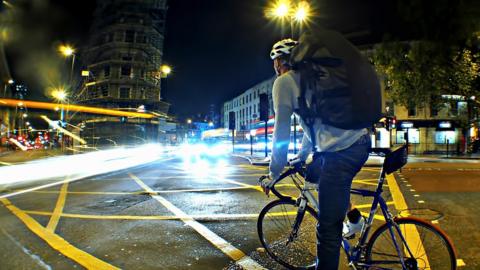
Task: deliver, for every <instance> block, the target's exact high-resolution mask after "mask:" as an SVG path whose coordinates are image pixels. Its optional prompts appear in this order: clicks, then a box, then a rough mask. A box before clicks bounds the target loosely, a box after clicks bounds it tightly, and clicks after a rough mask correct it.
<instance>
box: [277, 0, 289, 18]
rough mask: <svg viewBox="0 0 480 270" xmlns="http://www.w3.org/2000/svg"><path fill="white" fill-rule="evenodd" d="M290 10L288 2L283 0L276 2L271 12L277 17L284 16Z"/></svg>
mask: <svg viewBox="0 0 480 270" xmlns="http://www.w3.org/2000/svg"><path fill="white" fill-rule="evenodd" d="M289 11H290V2H289V1H286V0H283V1H279V2H277V3H276V6H275V7H274V10H273V14H274V15H275V17H277V18H285V17H286V16H287V15H288V13H289Z"/></svg>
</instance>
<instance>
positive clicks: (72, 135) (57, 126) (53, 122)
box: [40, 115, 87, 144]
mask: <svg viewBox="0 0 480 270" xmlns="http://www.w3.org/2000/svg"><path fill="white" fill-rule="evenodd" d="M40 117H41V118H42V119H43V120H45V121H46V122H47V123H48V124H49V125H50V126H52V127H53V128H55V129H57V130H60V131H61V132H63V133H65V134H66V135H68V136H70V137H71V138H72V139H74V140H76V141H78V142H80V143H81V144H87V142H86V141H85V140H84V139H82V138H80V137H78V136H77V135H75V134H73V133H71V132H70V131H68V130H66V129H64V128H63V127H61V126H59V125H58V122H56V121H52V120H50V119H49V118H48V117H46V116H45V115H42V116H40Z"/></svg>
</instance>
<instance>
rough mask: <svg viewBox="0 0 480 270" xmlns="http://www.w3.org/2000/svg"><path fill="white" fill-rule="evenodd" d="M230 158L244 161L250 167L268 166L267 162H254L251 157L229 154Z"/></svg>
mask: <svg viewBox="0 0 480 270" xmlns="http://www.w3.org/2000/svg"><path fill="white" fill-rule="evenodd" d="M231 156H232V157H238V158H243V159H246V160H247V161H248V162H249V163H250V165H254V166H268V165H269V164H270V163H269V162H265V161H254V160H253V159H252V158H251V157H248V156H242V155H236V154H231Z"/></svg>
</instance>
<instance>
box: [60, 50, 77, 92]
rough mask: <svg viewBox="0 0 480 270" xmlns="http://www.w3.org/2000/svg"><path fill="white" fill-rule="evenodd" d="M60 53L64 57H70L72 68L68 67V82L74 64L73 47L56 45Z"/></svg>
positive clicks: (71, 79)
mask: <svg viewBox="0 0 480 270" xmlns="http://www.w3.org/2000/svg"><path fill="white" fill-rule="evenodd" d="M58 50H59V51H60V53H61V54H62V55H63V56H65V57H70V56H71V57H72V68H71V69H70V84H72V81H73V68H74V66H75V49H74V48H73V47H72V46H70V45H60V47H58Z"/></svg>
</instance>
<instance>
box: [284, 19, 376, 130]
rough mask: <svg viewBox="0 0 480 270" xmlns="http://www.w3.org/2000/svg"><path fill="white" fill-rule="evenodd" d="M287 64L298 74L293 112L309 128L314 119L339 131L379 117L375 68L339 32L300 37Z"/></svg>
mask: <svg viewBox="0 0 480 270" xmlns="http://www.w3.org/2000/svg"><path fill="white" fill-rule="evenodd" d="M290 61H291V65H292V67H293V69H294V70H296V71H297V72H299V73H300V84H301V91H300V97H299V99H298V101H299V109H298V110H296V113H297V114H298V115H299V116H300V117H301V118H302V120H303V121H304V122H305V123H306V124H307V125H310V128H311V129H313V127H312V126H313V123H314V121H315V119H316V118H320V119H321V120H322V123H325V124H327V125H330V126H333V127H337V128H341V129H361V128H367V127H372V125H373V124H374V123H376V122H378V121H379V119H380V118H381V117H382V99H381V98H382V97H381V90H380V83H379V80H378V77H377V74H376V72H375V69H374V68H373V66H372V65H371V64H370V63H369V62H368V60H367V59H366V57H364V56H363V55H362V54H361V53H360V51H359V50H358V49H357V48H355V47H354V45H353V44H351V43H350V42H349V41H348V40H347V39H345V38H344V37H343V36H342V35H341V34H340V33H338V32H335V31H331V30H326V29H320V28H316V29H315V30H311V31H309V32H306V33H304V34H302V36H301V37H300V40H299V44H298V46H297V47H295V48H294V49H293V51H292V53H291V57H290ZM312 135H313V134H312ZM312 137H314V136H312Z"/></svg>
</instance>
